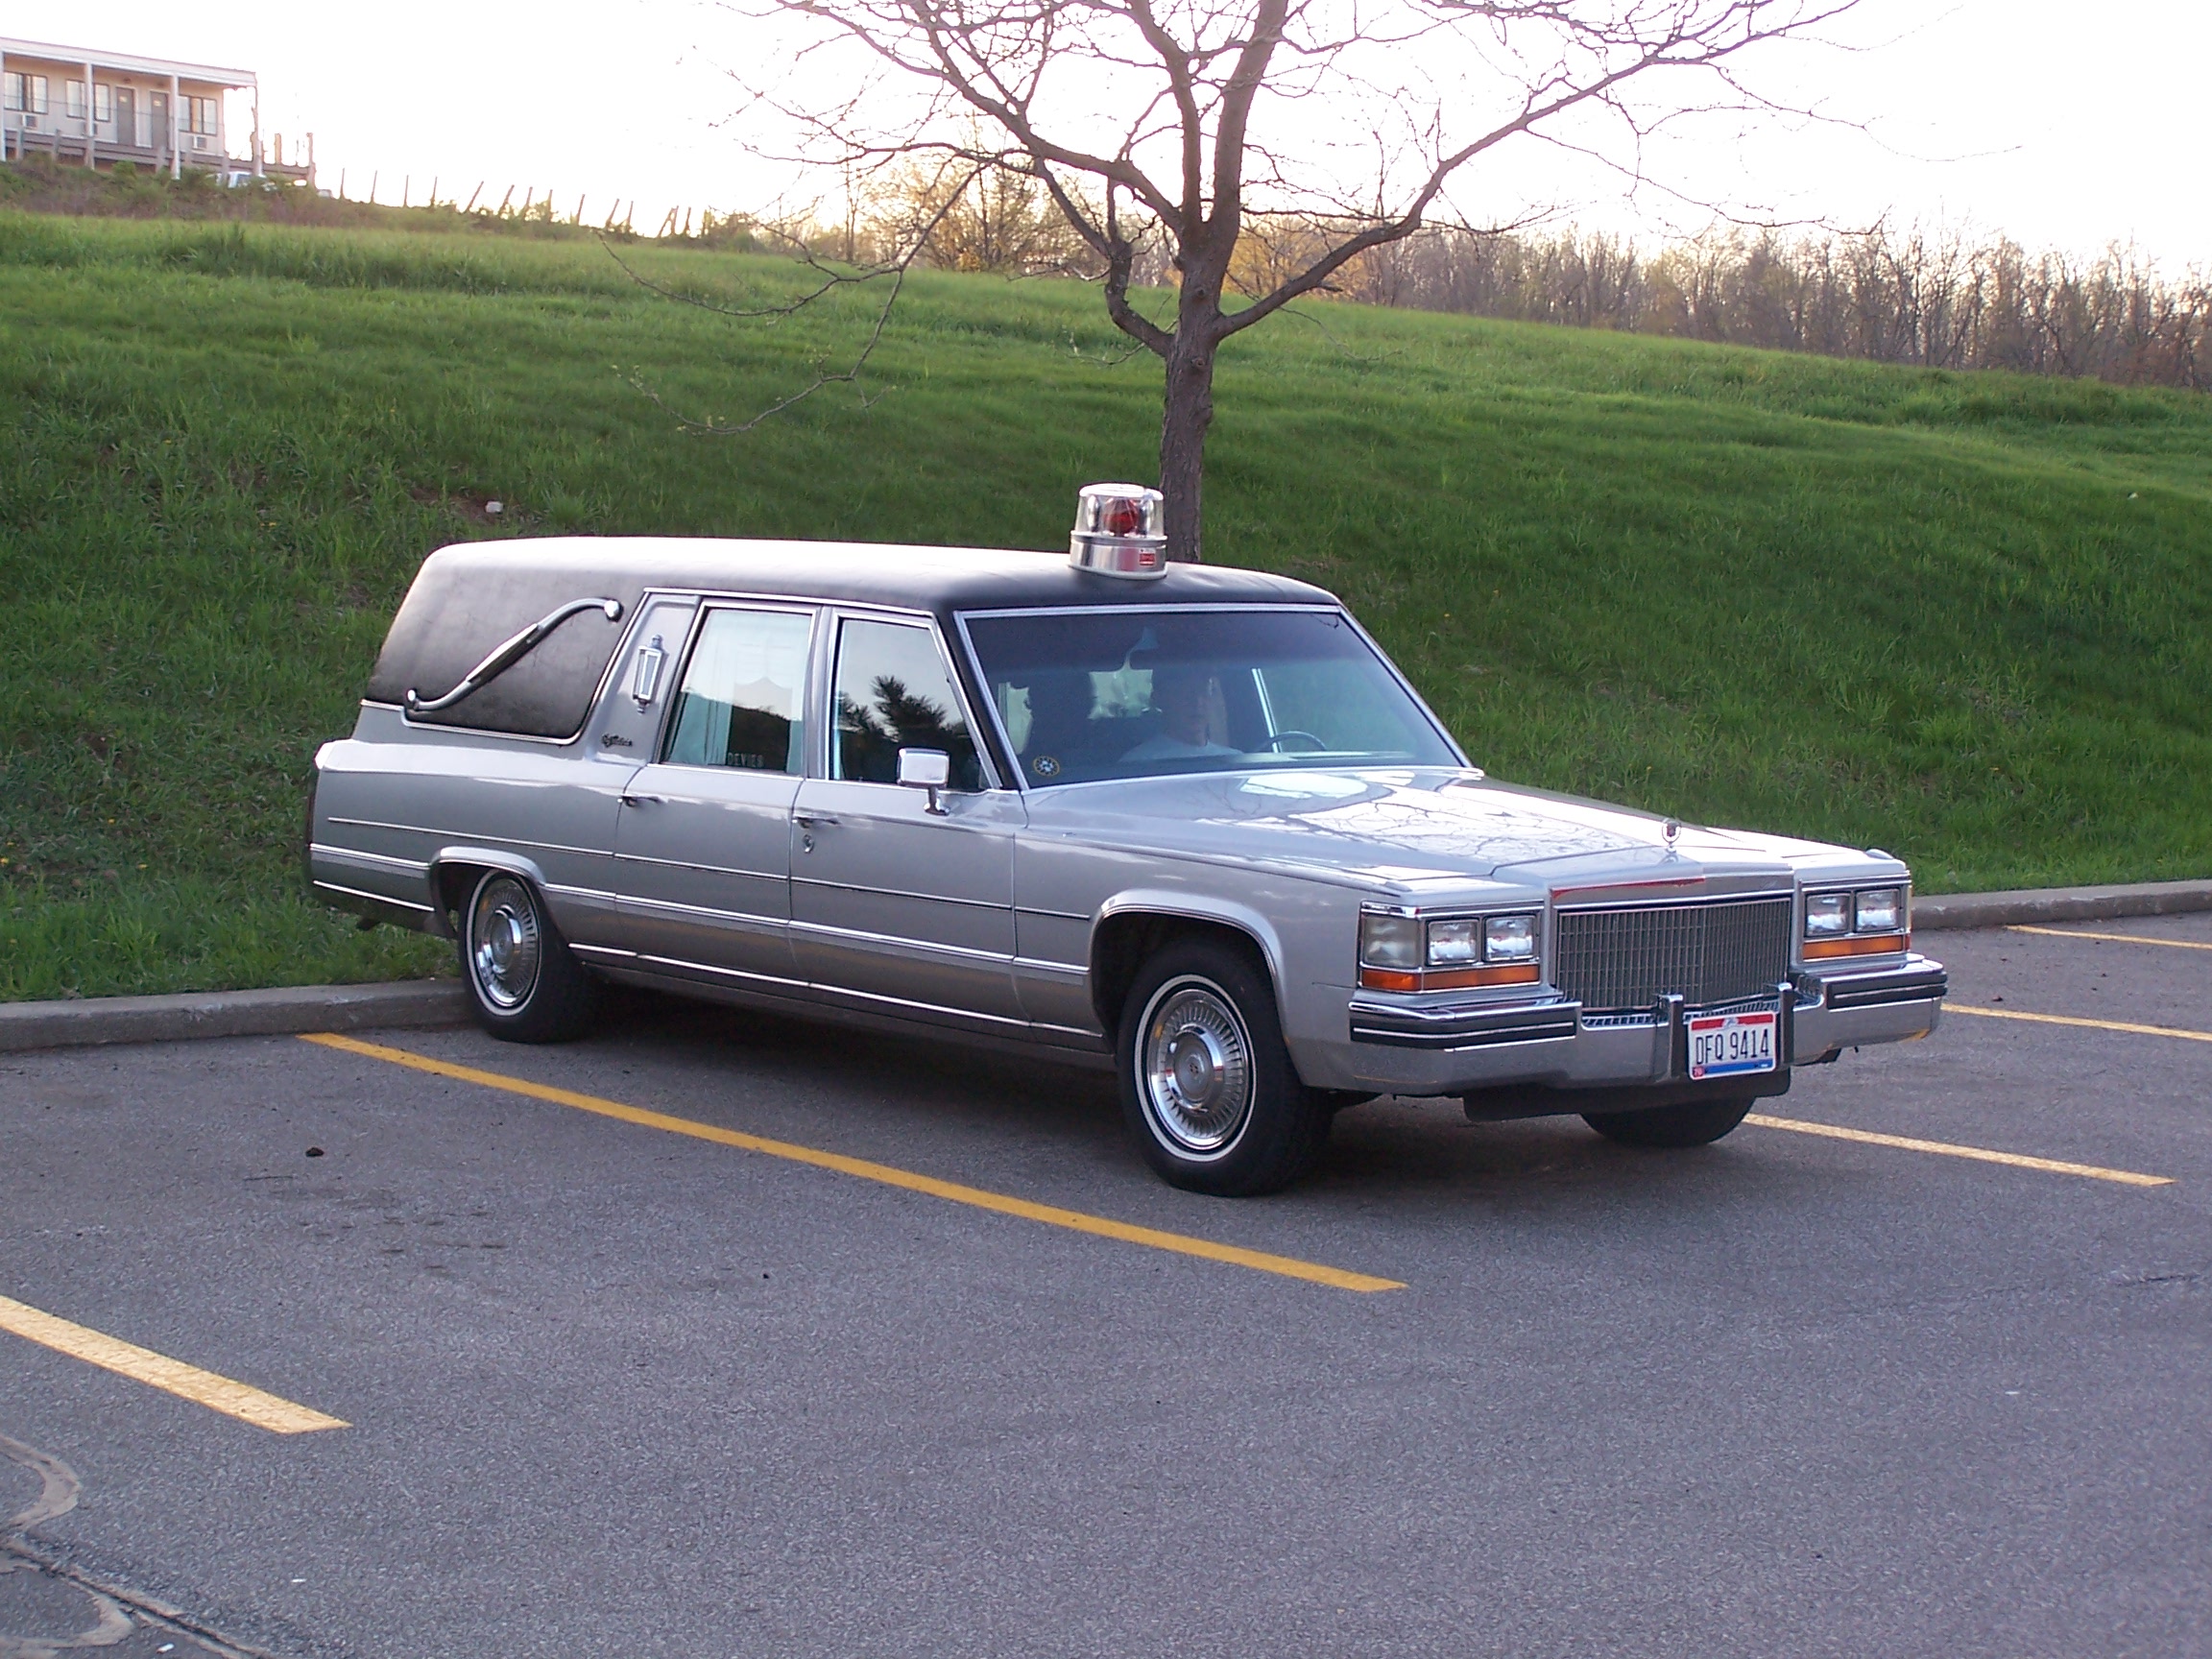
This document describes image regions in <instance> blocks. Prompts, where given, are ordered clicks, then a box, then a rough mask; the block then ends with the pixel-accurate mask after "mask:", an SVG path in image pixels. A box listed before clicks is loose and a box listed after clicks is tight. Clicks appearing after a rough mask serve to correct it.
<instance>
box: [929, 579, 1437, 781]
mask: <svg viewBox="0 0 2212 1659" xmlns="http://www.w3.org/2000/svg"><path fill="white" fill-rule="evenodd" d="M967 624H968V635H969V637H970V638H971V639H972V640H974V645H975V655H976V657H977V659H978V660H979V661H981V663H982V667H983V679H984V684H985V685H987V686H988V687H989V688H990V694H991V699H992V701H993V702H994V703H996V704H997V705H998V717H999V719H1000V720H1001V721H1003V722H1004V723H1005V728H1006V736H1007V739H1008V741H1009V742H1011V743H1012V744H1013V745H1014V753H1015V756H1016V757H1017V759H1018V761H1019V763H1020V765H1021V767H1022V777H1023V778H1024V779H1025V780H1027V781H1028V782H1029V783H1030V784H1032V785H1040V784H1055V783H1082V782H1087V781H1091V780H1093V779H1098V778H1149V777H1159V776H1163V775H1166V774H1171V773H1186V772H1226V771H1232V770H1243V769H1248V768H1251V767H1255V766H1301V765H1305V766H1310V765H1332V766H1344V765H1388V766H1405V765H1415V766H1457V765H1459V764H1460V763H1461V762H1460V760H1459V757H1457V756H1455V755H1454V754H1453V753H1452V750H1451V747H1450V745H1448V744H1447V743H1446V742H1445V740H1444V738H1443V737H1442V736H1441V735H1440V734H1439V733H1437V731H1436V729H1435V727H1434V726H1433V725H1431V722H1430V720H1429V717H1428V716H1427V715H1426V714H1424V713H1423V712H1422V710H1421V707H1420V705H1419V704H1417V703H1415V702H1414V701H1413V699H1412V698H1411V697H1410V696H1408V695H1407V692H1406V689H1405V687H1404V686H1402V685H1400V684H1399V683H1398V680H1397V677H1396V676H1395V675H1393V674H1392V673H1391V672H1390V670H1389V668H1388V667H1387V666H1386V665H1385V664H1384V663H1383V660H1382V658H1380V657H1379V656H1377V655H1376V653H1375V650H1374V648H1373V647H1372V646H1370V645H1369V644H1368V643H1367V641H1366V640H1365V639H1363V638H1361V637H1359V634H1358V630H1356V629H1355V628H1353V627H1352V625H1351V623H1350V621H1349V620H1348V619H1347V618H1346V617H1344V616H1343V615H1342V614H1341V613H1331V612H1319V611H1231V610H1226V609H1221V608H1216V607H1208V608H1206V609H1203V610H1190V611H1062V612H1056V613H1050V614H1046V615H1027V616H971V617H969V618H968V619H967Z"/></svg>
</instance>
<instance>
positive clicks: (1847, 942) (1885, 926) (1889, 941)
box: [1802, 882, 1912, 962]
mask: <svg viewBox="0 0 2212 1659" xmlns="http://www.w3.org/2000/svg"><path fill="white" fill-rule="evenodd" d="M1910 927H1911V888H1909V887H1902V886H1899V885H1897V884H1896V883H1894V882H1892V883H1891V884H1889V885H1888V886H1887V887H1860V888H1856V889H1853V888H1849V887H1843V888H1831V889H1830V890H1828V891H1827V892H1824V893H1808V894H1806V895H1805V943H1804V946H1803V948H1802V954H1803V956H1804V958H1805V960H1807V961H1809V962H1810V961H1827V960H1829V959H1831V958H1836V957H1848V956H1887V955H1892V954H1894V953H1896V952H1898V951H1901V950H1907V949H1909V948H1910V947H1911V943H1912V936H1911V933H1910V932H1908V931H1907V929H1908V928H1910Z"/></svg>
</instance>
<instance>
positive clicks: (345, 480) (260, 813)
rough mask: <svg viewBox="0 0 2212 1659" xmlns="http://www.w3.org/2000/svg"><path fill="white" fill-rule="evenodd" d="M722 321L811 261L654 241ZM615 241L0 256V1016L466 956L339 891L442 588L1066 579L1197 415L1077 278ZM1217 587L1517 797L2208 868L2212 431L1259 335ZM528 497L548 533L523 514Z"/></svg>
mask: <svg viewBox="0 0 2212 1659" xmlns="http://www.w3.org/2000/svg"><path fill="white" fill-rule="evenodd" d="M637 258H638V259H640V260H641V261H642V262H643V265H644V266H645V267H646V268H648V269H649V270H650V271H651V273H652V274H653V276H655V277H656V278H657V279H659V280H662V281H666V282H672V283H676V284H680V285H686V286H689V287H691V288H694V289H696V290H698V291H700V292H702V293H709V294H713V295H716V296H720V297H722V298H724V299H741V298H744V297H747V296H750V297H752V298H754V299H756V300H757V299H758V298H762V297H765V296H768V295H770V294H773V293H776V292H781V291H785V290H787V289H788V287H789V285H790V277H789V275H788V272H787V271H784V270H781V269H780V268H779V267H777V266H775V265H773V264H770V263H767V262H762V261H754V260H744V259H738V258H735V257H732V256H726V255H713V254H700V253H674V252H656V251H651V250H646V251H643V252H640V253H638V254H637ZM866 303H867V302H866V301H865V300H861V299H852V300H847V301H840V302H838V303H837V304H836V305H834V306H832V307H829V308H827V309H825V310H824V311H823V312H821V313H820V314H818V315H812V316H806V317H802V318H800V319H797V320H794V321H791V322H787V323H785V324H783V325H781V326H774V327H771V326H767V325H761V324H758V323H738V322H732V321H729V320H727V319H724V318H720V317H716V316H712V315H709V314H708V313H706V312H704V311H700V310H697V309H693V308H687V307H683V306H678V305H675V304H672V303H670V302H669V301H664V300H661V299H658V298H655V297H654V296H652V295H650V294H648V293H645V292H643V291H641V290H640V289H638V288H637V286H636V285H635V284H633V283H632V282H631V281H630V279H629V278H628V277H626V276H624V275H623V274H622V273H621V272H620V271H619V270H618V269H616V268H615V266H614V265H613V262H612V261H611V260H609V258H608V257H607V255H606V254H605V253H604V252H600V251H599V250H597V249H596V248H593V247H589V246H578V245H575V244H551V245H542V246H534V245H526V244H518V243H514V242H509V241H493V240H489V239H472V238H469V237H466V236H456V237H428V236H399V235H385V236H378V235H373V234H365V233H358V232H338V231H303V230H282V229H269V228H252V229H244V230H241V229H240V228H236V227H223V228H209V227H201V228H179V227H170V226H161V225H143V224H116V223H93V222H87V221H71V220H60V219H48V218H33V217H28V216H20V215H18V216H0V591H4V593H5V599H4V602H0V860H5V862H4V863H0V998H23V997H51V996H59V995H65V994H69V993H83V994H85V995H95V994H101V993H108V992H121V991H152V990H170V989H181V988H191V987H212V986H228V985H245V984H266V983H284V982H296V981H305V980H314V979H321V978H363V977H377V976H382V975H388V974H403V973H412V972H421V971H425V970H426V969H428V968H429V967H431V966H432V965H434V964H435V963H437V962H438V961H439V960H440V958H441V950H440V948H438V947H436V946H434V945H432V944H430V943H429V942H427V941H423V940H420V939H417V938H414V937H412V936H401V935H397V934H395V933H392V932H390V931H389V930H384V931H378V932H373V933H361V932H357V931H355V930H354V929H353V928H352V927H351V926H350V924H349V922H347V921H346V920H345V919H342V918H333V917H331V916H328V915H327V914H325V913H324V912H322V911H320V910H319V909H317V908H316V907H314V906H312V905H311V904H309V903H308V902H305V901H304V900H303V899H302V898H301V891H300V888H301V883H300V878H299V875H298V864H297V856H298V853H297V841H298V834H299V826H300V812H301V794H302V784H303V781H304V779H305V777H306V776H307V772H308V767H309V761H310V757H311V756H312V754H313V752H314V748H315V745H316V744H317V743H319V742H320V741H322V740H323V739H325V738H326V737H329V736H332V735H335V734H338V733H343V732H344V731H346V730H347V729H348V727H349V724H350V722H351V718H352V705H353V701H354V699H355V697H356V696H357V695H358V693H359V689H360V686H361V685H362V683H363V681H364V680H365V678H366V675H367V672H368V668H369V665H370V663H371V661H373V657H374V654H375V651H376V647H377V644H378V642H379V640H380V638H381V637H382V633H383V629H384V626H385V624H386V622H387V620H388V619H389V617H390V615H391V613H392V609H393V607H394V605H395V604H396V603H397V599H398V597H399V595H400V593H401V592H402V591H403V589H405V586H406V583H407V581H408V579H409V577H410V576H411V575H412V573H413V571H414V568H415V566H416V564H417V563H418V561H419V560H420V559H421V556H422V555H423V554H424V553H425V552H427V551H428V550H429V549H430V548H432V547H434V546H436V545H438V544H440V543H441V542H444V541H451V540H455V539H458V538H461V537H466V536H481V535H491V534H513V533H515V531H516V530H517V529H519V530H522V531H525V532H555V531H560V532H655V533H673V534H714V535H737V536H752V535H773V536H802V537H807V536H810V537H854V538H861V539H870V540H884V541H891V540H898V541H979V542H999V543H1012V544H1015V545H1028V546H1037V547H1051V546H1054V545H1064V544H1065V538H1066V534H1067V524H1068V521H1069V516H1070V509H1071V506H1072V503H1073V499H1074V491H1075V488H1076V486H1077V485H1078V484H1080V483H1083V482H1085V481H1087V480H1092V479H1097V478H1107V477H1123V476H1127V477H1140V478H1142V477H1146V476H1149V475H1150V471H1151V457H1152V453H1153V449H1154V445H1155V443H1156V436H1155V434H1156V431H1157V427H1156V421H1157V392H1158V374H1157V371H1156V368H1155V366H1154V365H1153V364H1152V362H1151V361H1150V360H1149V359H1148V358H1143V357H1139V358H1135V359H1130V360H1122V358H1123V350H1122V344H1121V342H1120V341H1119V339H1118V336H1116V335H1115V334H1114V333H1113V332H1112V330H1111V329H1110V328H1109V327H1108V325H1106V323H1105V321H1104V319H1103V316H1102V315H1101V308H1100V306H1099V303H1098V301H1097V297H1096V295H1095V294H1094V293H1093V292H1092V291H1090V290H1088V289H1086V288H1084V287H1082V286H1080V285H1077V284H1073V283H1051V282H1040V283H1027V284H1020V285H1013V284H1008V283H1005V282H1002V281H999V280H997V279H994V278H989V277H960V276H929V277H924V278H919V279H917V280H916V281H915V282H914V283H913V284H912V287H911V290H910V293H909V296H908V301H907V302H906V304H905V305H904V306H903V307H902V312H901V314H900V317H899V319H898V321H897V322H896V323H895V325H893V328H892V330H891V331H890V333H889V334H888V335H887V337H886V340H885V343H884V345H883V348H882V349H881V351H880V352H879V353H878V372H879V379H878V390H884V391H885V392H886V395H885V396H883V397H881V399H880V401H878V402H876V403H875V404H874V405H873V406H871V407H868V408H865V409H863V408H861V407H859V406H858V403H857V400H856V399H855V398H854V397H853V395H852V394H851V393H850V391H847V390H839V389H832V390H830V391H829V392H826V393H824V394H823V395H822V396H820V397H817V398H815V399H813V400H811V401H808V402H806V403H804V404H802V405H800V406H799V407H798V408H796V409H794V410H793V411H792V412H791V413H790V414H788V415H786V416H784V417H782V418H781V419H779V420H777V421H772V422H770V423H768V424H767V425H764V426H763V427H761V428H760V429H759V430H758V431H757V432H755V433H753V434H752V435H750V436H747V437H742V438H707V437H701V436H698V435H695V434H692V433H687V432H685V431H681V430H679V429H678V425H677V422H676V421H675V420H674V419H673V418H672V416H671V415H670V414H668V413H667V412H665V411H664V410H663V409H661V408H660V407H657V406H656V405H655V404H654V402H653V401H652V400H650V399H649V398H648V397H646V396H644V395H643V394H642V393H641V392H640V391H639V390H638V389H637V386H636V385H635V384H633V381H634V380H641V381H642V382H643V383H644V384H645V385H647V386H650V387H651V388H652V389H654V390H655V391H656V392H658V394H659V395H660V397H661V398H662V399H663V400H664V401H665V403H666V404H667V406H668V407H669V408H671V409H678V410H684V411H687V412H714V413H719V414H721V415H724V416H735V417H742V416H748V415H751V414H753V413H754V412H756V411H757V409H759V408H760V407H762V406H763V405H765V404H766V403H767V402H768V401H770V400H771V399H772V398H773V397H776V396H778V395H780V394H782V393H784V392H787V391H789V390H791V389H793V388H794V387H796V386H797V385H800V384H803V383H804V381H805V378H806V376H807V373H808V372H809V368H810V366H811V365H812V364H813V363H814V362H815V361H816V360H817V359H818V358H820V357H821V356H822V355H823V354H824V353H825V352H831V351H835V350H838V349H850V345H851V343H852V342H853V341H854V340H855V339H856V338H857V335H858V331H859V329H860V328H861V327H862V326H863V325H864V323H865V312H866ZM1218 400H1219V406H1220V416H1219V420H1218V422H1217V424H1216V427H1215V434H1214V445H1213V449H1212V462H1213V466H1212V470H1211V475H1210V479H1209V485H1208V489H1209V496H1208V500H1209V505H1210V509H1211V514H1212V517H1211V522H1210V523H1209V526H1208V536H1209V541H1208V550H1209V555H1210V557H1212V558H1214V559H1215V560H1217V561H1221V562H1226V563H1233V564H1241V565H1260V566H1264V567H1268V568H1273V569H1280V570H1285V571H1288V572H1292V573H1294V574H1297V575H1301V576H1306V577H1309V578H1311V579H1314V580H1317V581H1319V582H1321V583H1323V584H1325V585H1327V586H1329V587H1331V588H1334V589H1335V590H1337V591H1338V592H1340V593H1342V594H1343V595H1344V596H1345V597H1346V598H1347V599H1348V600H1349V601H1350V602H1351V603H1352V604H1353V605H1354V606H1355V608H1356V609H1357V610H1358V612H1359V613H1360V614H1361V615H1362V616H1363V617H1364V618H1365V619H1366V620H1367V621H1368V622H1369V624H1370V625H1371V626H1372V627H1373V628H1374V629H1375V630H1376V632H1377V633H1378V634H1379V635H1380V636H1381V637H1382V638H1383V641H1384V642H1385V643H1386V644H1387V645H1388V646H1389V648H1390V649H1391V650H1392V651H1393V652H1394V653H1395V654H1396V655H1397V657H1398V659H1399V661H1401V662H1403V663H1404V664H1405V665H1406V667H1407V670H1408V671H1409V672H1410V673H1411V674H1412V676H1413V678H1414V679H1415V680H1416V681H1417V682H1418V683H1419V685H1421V687H1422V689H1423V691H1424V692H1425V693H1426V695H1427V696H1428V697H1429V698H1430V700H1431V702H1432V703H1433V704H1434V705H1435V706H1436V708H1437V709H1439V711H1440V712H1441V713H1442V714H1443V715H1444V716H1445V718H1446V719H1447V720H1448V721H1449V722H1450V723H1451V724H1452V725H1453V727H1454V728H1455V730H1456V731H1457V733H1459V735H1460V736H1461V738H1462V739H1463V740H1464V741H1465V743H1466V744H1467V746H1468V748H1469V749H1470V750H1471V751H1472V752H1473V753H1474V754H1475V755H1476V756H1477V757H1478V758H1479V760H1480V761H1481V762H1482V763H1483V764H1484V765H1486V766H1488V767H1489V768H1490V770H1491V771H1492V772H1493V774H1495V775H1497V776H1501V777H1504V778H1509V779H1514V780H1521V781H1530V782H1536V783H1541V784H1545V785H1549V786H1552V787H1557V788H1565V789H1571V790H1576V791H1581V792H1585V793H1588V794H1593V795H1599V796H1603V797H1607V798H1610V799H1616V800H1623V801H1627V802H1632V803H1636V804H1638V805H1647V806H1650V807H1654V808H1660V809H1665V810H1670V811H1674V812H1678V813H1680V814H1682V815H1685V816H1688V817H1691V818H1694V819H1698V820H1703V821H1707V822H1721V823H1740V824H1748V825H1753V826H1758V827H1762V828H1769V829H1787V830H1791V831H1796V832H1800V833H1804V834H1808V835H1815V836H1820V837H1827V838H1834V839H1838V840H1842V841H1847V842H1853V843H1860V844H1864V843H1877V844H1880V845H1882V846H1886V847H1888V848H1890V849H1892V850H1894V851H1896V852H1898V853H1901V854H1904V855H1906V856H1907V857H1909V858H1911V860H1912V861H1913V863H1914V865H1915V867H1916V869H1917V870H1918V872H1919V878H1920V884H1921V887H1922V890H1923V891H1931V892H1933V891H1943V890H1947V889H1949V890H1958V889H1972V888H1979V887H1985V886H2002V885H2017V884H2035V883H2044V882H2055V881H2060V880H2071V879H2113V880H2118V879H2134V878H2159V877H2179V876H2200V875H2204V874H2206V873H2207V872H2208V871H2212V714H2208V711H2207V710H2208V705H2212V403H2208V402H2207V401H2206V400H2205V399H2203V398H2202V397H2191V396H2189V395H2186V394H2167V393H2160V392H2148V391H2143V392H2136V391H2117V390H2114V389H2112V388H2109V387H2105V386H2102V385H2095V384H2086V383H2082V384H2078V383H2072V382H2056V381H2044V380H2029V379H2018V378H2011V377H2007V376H2002V375H1989V374H1976V375H1960V374H1947V373H1925V372H1912V371H1900V370H1894V369H1886V368H1879V367H1873V366H1868V365H1863V364H1850V363H1839V362H1831V361H1826V360H1822V359H1817V358H1809V357H1793V356H1781V355H1773V354H1767V353H1759V352H1749V351H1740V350H1730V349H1716V348H1710V347H1700V346H1694V345H1686V344H1679V343H1672V342H1665V341H1653V340H1642V339H1630V338H1624V337H1615V336H1607V335H1596V334H1586V333H1575V332H1568V331H1563V330H1548V329H1543V328H1538V327H1530V326H1523V325H1506V324H1488V323H1480V322H1473V321H1467V320H1462V319H1455V318H1447V317H1437V316H1425V315H1414V314H1407V313H1392V312H1382V311H1373V310H1367V309H1359V308H1354V307H1351V306H1338V305H1330V304H1318V305H1314V306H1312V307H1310V312H1309V315H1308V317H1307V318H1305V319H1299V318H1295V317H1293V318H1285V319H1280V320H1277V321H1275V322H1273V323H1270V324H1268V325H1266V326H1264V327H1263V328H1261V329H1257V330H1255V331H1254V332H1253V333H1252V334H1250V335H1247V336H1244V337H1242V338H1240V339H1239V340H1238V341H1237V342H1236V343H1235V344H1234V345H1233V346H1232V347H1231V348H1230V349H1229V350H1228V352H1227V355H1226V358H1225V362H1224V366H1223V369H1222V373H1221V382H1220V387H1219V399H1218ZM487 498H497V499H499V500H501V501H504V502H508V503H511V504H513V508H514V511H513V513H512V514H511V515H510V517H508V518H507V519H506V520H505V521H504V522H503V524H501V525H498V526H494V525H493V524H490V523H487V522H486V521H485V520H484V518H483V517H482V515H481V512H480V511H479V507H480V503H481V502H482V501H484V500H485V499H487Z"/></svg>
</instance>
